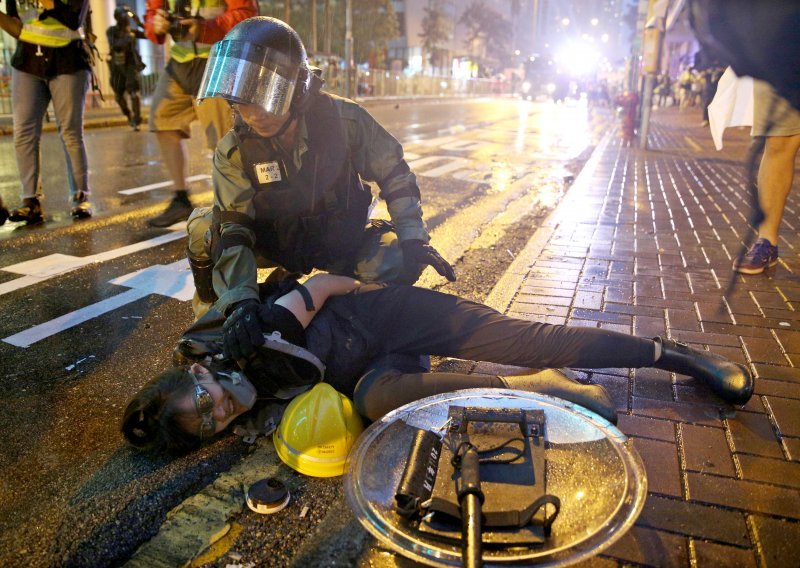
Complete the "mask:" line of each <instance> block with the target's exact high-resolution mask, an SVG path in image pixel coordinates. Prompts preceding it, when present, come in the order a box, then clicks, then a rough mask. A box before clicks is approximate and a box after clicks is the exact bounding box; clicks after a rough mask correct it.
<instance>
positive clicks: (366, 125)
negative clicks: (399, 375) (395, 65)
mask: <svg viewBox="0 0 800 568" xmlns="http://www.w3.org/2000/svg"><path fill="white" fill-rule="evenodd" d="M323 96H330V97H331V98H332V99H333V101H334V103H335V107H336V109H337V111H338V113H339V115H340V119H341V122H342V129H343V131H344V138H345V144H346V146H347V152H346V153H347V154H348V155H349V160H350V165H351V167H352V168H353V169H354V170H355V171H356V172H357V173H358V174H359V176H360V177H361V178H363V179H364V180H366V181H375V182H377V183H378V186H379V188H380V193H379V195H380V197H381V198H382V199H384V200H386V202H387V208H388V211H389V216H390V217H391V220H392V223H393V224H394V231H395V232H394V233H383V234H378V235H377V238H379V239H380V241H378V240H377V238H376V239H373V240H371V241H369V240H368V242H366V243H365V244H364V246H362V248H361V249H360V251H359V254H358V259H357V262H356V264H355V268H354V269H352V268H351V269H344V270H337V267H336V266H335V265H334V266H327V267H325V268H326V269H327V270H328V271H330V272H334V273H336V272H338V273H345V274H347V273H350V274H349V275H352V276H354V277H356V278H358V279H360V280H363V281H367V282H374V281H378V282H381V281H382V282H386V281H392V280H393V279H395V278H396V277H397V276H398V274H399V272H400V271H402V269H403V259H402V253H401V250H400V248H399V246H398V243H399V242H402V241H405V240H411V239H416V240H421V241H424V242H428V241H429V236H428V233H427V230H426V228H425V223H424V221H423V220H422V207H421V204H420V198H419V188H418V186H417V181H416V176H415V175H414V174H413V173H411V172H410V171H409V169H408V166H407V164H406V163H405V160H404V159H403V148H402V146H401V145H400V143H399V142H398V141H397V140H396V139H395V138H394V137H393V136H392V135H391V134H389V133H388V132H387V131H386V130H385V129H384V128H383V127H382V126H381V125H380V124H378V122H377V121H376V120H375V119H374V118H372V116H370V114H369V113H368V112H367V111H366V110H365V109H364V108H363V107H361V106H360V105H358V104H357V103H355V102H353V101H351V100H348V99H344V98H340V97H333V96H331V95H327V94H324V95H323ZM241 142H242V140H241V138H240V135H239V134H238V132H237V130H231V131H229V132H228V134H227V135H226V136H225V137H224V138H223V139H222V140H221V141H220V142H219V144H218V145H217V149H216V152H215V154H214V163H213V186H214V204H215V207H217V208H218V209H219V210H220V211H221V212H234V213H239V214H244V215H246V216H247V218H249V219H250V220H255V218H256V210H255V207H254V204H253V198H254V196H255V193H256V189H255V188H254V187H253V183H252V181H251V178H250V177H249V176H248V175H247V173H246V172H245V169H244V165H243V160H242V154H241V151H240V149H239V145H240V144H241ZM307 150H308V127H307V124H306V120H305V115H300V117H299V118H298V124H297V134H296V136H295V144H294V146H293V147H292V148H291V149H287V152H286V153H287V154H288V156H286V158H287V161H288V160H291V163H292V164H293V165H294V167H295V168H296V169H297V170H299V169H300V167H301V165H302V163H303V158H304V155H305V154H306V151H307ZM229 218H230V216H228V217H226V219H229ZM210 226H211V210H210V208H204V209H198V210H195V212H194V213H193V214H192V216H191V217H190V219H189V224H188V230H189V236H190V240H189V254H190V256H191V257H192V258H195V259H203V258H206V259H207V258H208V257H209V252H208V246H207V245H208V243H207V239H206V232H207V230H208V228H209V227H210ZM220 230H221V235H222V238H223V240H230V239H231V238H232V237H235V239H233V240H234V241H238V242H241V243H244V242H246V243H249V244H250V246H247V245H246V244H236V245H234V246H228V247H227V248H224V249H223V250H222V251H221V253H220V254H219V258H216V259H215V262H214V269H213V286H214V290H215V292H216V294H217V296H218V297H219V300H218V301H217V304H216V306H217V309H218V310H220V311H221V312H222V313H226V311H227V310H228V308H229V307H230V306H231V305H233V304H235V303H237V302H240V301H242V300H246V299H251V298H252V299H258V284H257V273H256V269H257V268H258V266H269V265H270V264H269V263H264V262H263V259H261V261H259V258H258V254H257V251H255V250H253V246H254V245H255V242H256V239H255V232H254V231H253V230H252V228H251V227H248V226H247V225H246V224H242V223H237V222H231V221H225V222H222V223H221V227H220ZM395 234H396V238H395ZM421 268H422V267H420V269H421ZM420 272H421V270H420ZM416 276H418V274H417V275H416Z"/></svg>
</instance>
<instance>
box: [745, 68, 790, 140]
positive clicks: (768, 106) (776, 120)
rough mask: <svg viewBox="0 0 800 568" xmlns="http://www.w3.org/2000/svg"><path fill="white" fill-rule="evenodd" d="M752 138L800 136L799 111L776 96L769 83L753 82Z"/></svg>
mask: <svg viewBox="0 0 800 568" xmlns="http://www.w3.org/2000/svg"><path fill="white" fill-rule="evenodd" d="M753 97H754V101H753V136H794V135H796V134H800V111H798V110H797V109H796V108H794V107H793V106H792V105H791V104H789V101H787V100H786V99H784V98H783V97H781V96H780V95H778V93H776V92H775V89H773V88H772V87H771V86H770V85H769V83H765V82H764V81H757V80H754V81H753Z"/></svg>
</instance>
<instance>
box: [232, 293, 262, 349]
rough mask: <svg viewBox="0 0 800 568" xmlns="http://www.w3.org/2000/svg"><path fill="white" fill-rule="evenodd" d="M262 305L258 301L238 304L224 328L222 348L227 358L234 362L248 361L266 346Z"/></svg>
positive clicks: (246, 301)
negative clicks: (262, 326)
mask: <svg viewBox="0 0 800 568" xmlns="http://www.w3.org/2000/svg"><path fill="white" fill-rule="evenodd" d="M260 311H261V304H260V303H259V302H258V301H257V300H243V301H241V302H238V303H237V304H236V306H235V307H234V309H233V311H232V312H231V313H230V315H229V316H228V317H227V319H226V320H225V324H224V325H223V326H222V347H223V351H224V353H225V357H228V358H230V359H233V360H234V361H241V360H247V359H249V358H250V356H252V355H253V354H254V353H255V352H256V349H257V348H258V347H259V346H260V345H263V344H264V334H263V331H262V329H261V319H260V318H259V317H258V316H259V312H260Z"/></svg>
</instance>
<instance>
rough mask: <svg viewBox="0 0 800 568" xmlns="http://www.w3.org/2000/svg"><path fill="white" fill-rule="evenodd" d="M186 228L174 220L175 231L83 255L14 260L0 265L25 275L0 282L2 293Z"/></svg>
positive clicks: (177, 234) (163, 240)
mask: <svg viewBox="0 0 800 568" xmlns="http://www.w3.org/2000/svg"><path fill="white" fill-rule="evenodd" d="M185 228H186V222H185V221H182V222H180V223H175V224H174V225H172V226H171V227H170V229H172V232H170V233H167V234H165V235H160V236H158V237H155V238H152V239H148V240H146V241H142V242H139V243H133V244H130V245H127V246H124V247H120V248H117V249H113V250H110V251H106V252H101V253H98V254H93V255H90V256H83V257H80V256H70V255H68V254H60V253H56V254H51V255H48V256H43V257H40V258H34V259H32V260H27V261H25V262H20V263H18V264H12V265H11V266H5V267H3V268H0V270H3V271H5V272H11V273H12V274H22V275H23V277H22V278H17V279H16V280H10V281H8V282H5V283H3V284H0V296H2V295H3V294H8V293H9V292H13V291H15V290H20V289H22V288H26V287H28V286H32V285H34V284H39V283H40V282H44V281H45V280H49V279H50V278H53V277H54V276H60V275H62V274H66V273H67V272H72V271H73V270H77V269H78V268H82V267H84V266H88V265H90V264H94V263H97V262H105V261H107V260H112V259H115V258H119V257H121V256H125V255H128V254H132V253H135V252H139V251H142V250H145V249H148V248H152V247H157V246H159V245H163V244H166V243H169V242H172V241H176V240H178V239H181V238H183V237H185V236H186V230H185Z"/></svg>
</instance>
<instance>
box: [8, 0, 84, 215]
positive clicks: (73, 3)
mask: <svg viewBox="0 0 800 568" xmlns="http://www.w3.org/2000/svg"><path fill="white" fill-rule="evenodd" d="M10 4H11V5H10V6H9V4H8V3H7V4H6V6H8V12H9V13H3V12H0V28H2V29H3V30H5V31H6V32H7V33H8V34H10V35H11V36H12V37H15V38H17V49H16V51H15V52H14V56H13V58H12V59H11V66H12V68H13V69H12V72H11V104H12V107H13V109H14V150H15V154H16V158H17V167H18V169H19V175H20V182H21V184H22V191H21V197H22V204H21V205H20V206H19V207H17V208H16V209H13V210H12V211H11V212H10V215H9V219H10V220H11V221H15V222H22V221H24V222H25V223H27V224H28V225H35V224H38V223H41V222H43V221H44V214H43V211H42V199H43V193H42V180H41V151H40V143H41V137H42V122H43V120H44V116H45V113H46V112H47V107H48V105H49V104H50V103H51V102H52V103H53V108H54V110H55V115H56V122H57V124H58V131H59V136H60V137H61V143H62V144H63V145H64V155H65V158H66V163H67V183H68V184H69V195H70V200H71V214H72V216H73V217H74V218H76V219H84V218H87V217H91V216H92V207H91V204H90V203H89V195H90V193H91V192H90V190H89V176H88V172H89V164H88V159H87V157H86V146H85V144H84V140H83V112H84V103H85V101H86V93H87V92H88V89H89V77H90V73H91V71H90V65H89V54H88V51H87V47H86V46H85V45H84V37H85V31H84V25H85V24H87V25H88V24H89V21H88V18H87V13H88V11H89V0H40V1H39V2H38V4H36V3H34V4H32V6H33V7H31V8H28V9H23V10H22V13H21V14H20V13H18V9H17V6H16V4H15V3H14V0H11V2H10ZM28 6H31V5H30V4H28ZM36 6H38V7H36ZM2 217H4V216H0V218H2Z"/></svg>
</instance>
